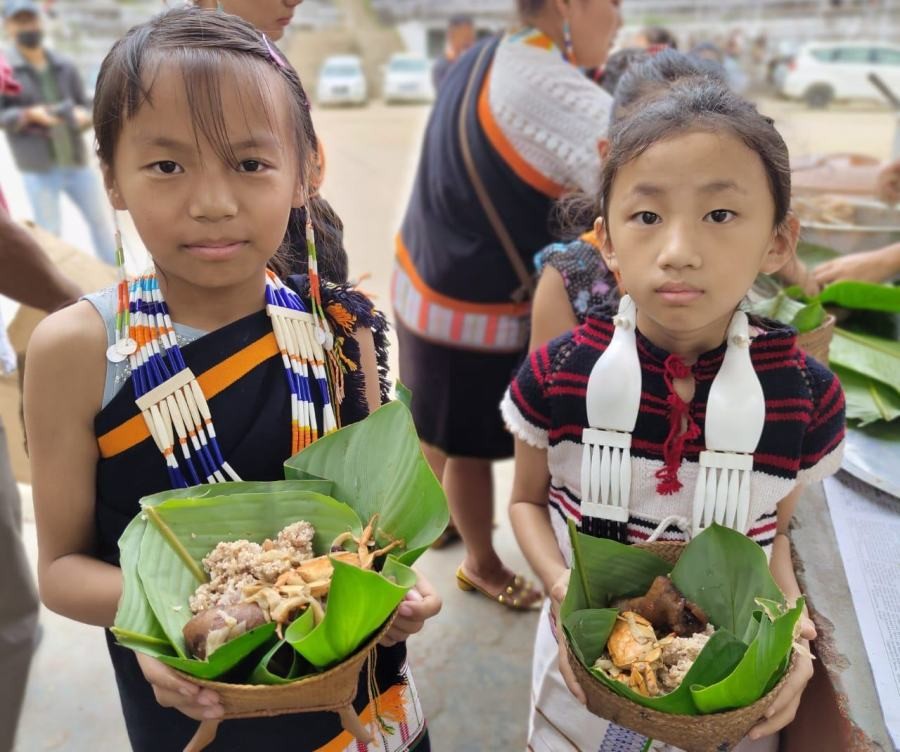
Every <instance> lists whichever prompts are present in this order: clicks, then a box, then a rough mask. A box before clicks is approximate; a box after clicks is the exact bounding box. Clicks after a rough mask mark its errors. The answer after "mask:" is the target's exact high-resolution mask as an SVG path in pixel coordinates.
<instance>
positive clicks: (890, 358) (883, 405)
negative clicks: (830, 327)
mask: <svg viewBox="0 0 900 752" xmlns="http://www.w3.org/2000/svg"><path fill="white" fill-rule="evenodd" d="M798 252H799V255H800V257H801V259H802V260H803V261H804V262H805V263H806V265H807V266H808V267H810V268H815V266H817V265H818V264H820V263H823V262H824V261H827V260H829V259H831V258H835V257H837V256H838V255H839V254H838V253H837V252H836V251H833V250H831V249H828V248H824V247H822V246H816V245H811V244H809V243H801V244H800V248H799V250H798ZM756 291H757V293H760V292H761V293H762V294H763V295H764V297H763V299H762V300H757V301H756V302H755V303H754V304H753V310H754V312H755V313H758V314H761V315H763V316H767V317H769V318H772V319H777V320H779V321H783V322H785V323H788V324H791V325H792V326H794V327H796V328H797V330H798V331H799V332H801V333H803V332H808V331H812V330H813V329H815V328H817V327H818V326H820V325H821V324H822V323H823V322H824V321H825V318H826V316H827V314H828V313H832V314H834V315H835V316H836V318H837V326H836V328H835V330H834V337H833V339H832V341H831V348H830V354H829V363H828V365H829V367H830V368H831V369H832V370H833V371H834V372H835V373H836V374H837V375H838V377H839V378H840V380H841V384H842V385H843V387H844V392H845V394H846V398H847V420H848V422H849V423H850V425H851V426H855V427H866V426H872V428H873V429H874V430H875V431H877V432H878V433H879V434H881V435H892V436H896V437H897V438H898V440H900V430H898V428H900V421H898V420H897V419H898V418H900V287H898V286H896V285H891V284H883V285H878V284H870V283H867V282H852V281H845V282H835V283H832V284H829V285H827V286H826V287H825V288H824V289H823V290H822V291H821V292H820V293H819V294H818V295H817V296H815V297H814V298H810V297H808V296H805V295H804V294H803V292H802V291H801V290H800V289H799V288H797V287H788V288H781V287H779V286H778V285H777V284H776V283H774V282H772V281H771V280H762V279H761V280H759V281H758V283H757V290H756ZM891 422H894V423H893V425H891V426H886V425H883V424H890V423H891ZM879 423H881V424H882V425H875V424H879Z"/></svg>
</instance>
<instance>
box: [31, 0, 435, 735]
mask: <svg viewBox="0 0 900 752" xmlns="http://www.w3.org/2000/svg"><path fill="white" fill-rule="evenodd" d="M95 128H96V135H97V142H98V147H99V148H98V151H99V156H100V160H101V163H102V167H103V171H104V175H105V180H106V185H107V190H108V194H109V197H110V201H111V203H112V204H113V206H114V207H115V208H116V209H118V210H122V211H128V212H130V214H131V215H132V217H133V219H134V223H135V226H136V227H137V229H138V232H139V233H140V236H141V240H142V241H143V242H144V244H145V246H146V248H147V249H148V251H149V253H150V255H151V257H152V260H153V266H152V267H151V268H150V269H149V270H148V271H147V272H145V273H144V274H143V275H142V276H141V277H140V278H138V279H136V280H131V281H128V280H125V279H124V276H123V278H122V281H121V282H120V284H119V285H118V287H117V288H114V289H111V290H106V291H103V292H100V293H97V294H95V295H90V296H88V298H87V299H86V300H84V301H82V302H80V303H78V304H77V305H75V306H72V307H71V308H69V309H66V310H64V311H61V312H60V313H57V314H55V315H53V316H51V317H49V318H48V319H47V320H46V321H45V322H43V323H42V324H41V326H40V327H39V328H38V329H37V330H36V332H35V334H34V337H33V339H32V342H31V346H30V348H29V353H28V359H29V367H28V375H27V380H26V385H25V403H26V417H27V424H28V436H29V443H30V449H31V459H32V468H33V472H34V497H35V507H36V517H37V525H38V539H39V565H38V566H39V578H40V586H41V594H42V597H43V600H44V603H45V604H46V605H47V606H48V607H49V608H51V609H53V610H54V611H57V612H59V613H61V614H63V615H65V616H68V617H70V618H73V619H76V620H78V621H82V622H85V623H89V624H97V625H100V626H103V627H109V626H110V625H111V624H112V623H113V619H114V617H115V612H116V604H117V602H118V599H119V597H120V595H121V592H122V575H121V571H120V569H119V567H118V566H117V565H118V560H119V551H118V547H117V541H118V539H119V536H120V535H121V534H122V532H123V530H124V529H125V526H126V525H127V524H128V522H129V520H131V518H132V517H134V515H135V514H136V513H137V512H138V511H139V508H140V507H139V500H140V498H141V497H143V496H146V495H148V494H152V493H156V492H159V491H163V490H165V489H167V488H173V487H175V488H177V487H183V486H188V485H193V484H196V483H202V482H217V481H223V480H234V479H238V478H242V479H247V480H277V479H280V478H282V477H283V468H282V465H283V462H284V461H285V460H286V459H287V458H288V457H289V456H290V455H291V454H293V453H294V452H296V451H298V450H300V449H302V448H303V447H304V446H305V445H307V444H309V443H310V442H311V441H314V440H315V439H316V438H317V437H318V436H321V435H324V434H326V433H328V432H330V431H332V430H335V429H336V428H337V427H339V426H340V425H342V424H348V423H351V422H353V421H356V420H359V419H361V418H363V417H364V416H365V415H366V414H367V413H368V412H369V411H370V410H371V409H374V408H375V407H377V406H378V405H379V404H380V403H381V402H382V401H383V399H384V397H385V395H384V389H383V387H384V386H385V383H384V380H383V379H382V378H381V377H382V376H383V375H384V373H385V371H384V360H383V357H381V358H379V355H378V354H377V353H378V351H379V350H380V349H381V348H379V347H376V342H375V341H374V339H373V331H374V332H375V338H377V339H379V340H380V339H382V336H383V328H384V321H383V319H382V317H381V315H380V314H378V313H377V312H375V311H374V309H373V307H372V304H371V303H370V302H369V301H368V300H367V299H366V298H365V297H364V296H362V295H360V294H359V293H355V292H351V291H348V290H346V289H344V288H336V287H330V286H325V285H320V282H319V279H318V277H317V274H316V256H315V238H314V233H313V232H312V230H311V229H309V230H308V236H307V237H308V248H309V258H308V262H309V269H310V274H309V276H308V277H291V278H289V279H288V281H287V283H286V284H285V283H282V282H281V281H280V279H279V277H278V275H277V274H276V273H275V272H279V273H281V272H282V271H283V269H284V268H285V267H289V266H290V264H291V260H290V259H286V258H284V254H283V251H282V250H281V249H283V247H284V245H285V243H284V239H285V236H286V231H287V225H288V220H289V216H290V215H291V210H292V209H294V208H299V207H301V206H304V205H305V204H307V201H308V198H309V192H308V186H309V182H308V176H309V174H310V171H311V169H313V167H312V163H313V162H314V159H315V144H316V139H315V133H314V132H313V129H312V125H311V122H310V119H309V107H308V103H307V100H306V95H305V93H304V91H303V87H302V85H301V83H300V80H299V79H298V78H297V75H296V73H295V72H294V70H293V69H292V68H291V67H290V66H289V65H288V64H287V63H286V62H285V61H284V60H283V59H282V58H281V56H280V55H279V54H278V52H277V51H276V50H275V49H274V48H273V47H272V46H271V44H270V43H269V41H268V39H267V38H266V37H265V36H263V35H262V34H261V33H260V32H259V31H257V30H256V29H254V28H253V27H252V26H251V25H249V24H247V23H245V22H244V21H241V20H240V19H237V18H236V17H233V16H228V15H225V14H222V13H216V12H208V11H203V10H199V9H179V10H173V11H170V12H168V13H165V14H163V15H161V16H159V17H157V18H156V19H154V20H152V21H150V22H148V23H146V24H143V25H141V26H138V27H136V28H134V29H132V30H131V31H130V32H129V34H128V35H127V36H126V37H125V38H124V39H123V40H121V41H120V42H118V43H117V44H116V45H115V46H114V47H113V49H112V51H111V52H110V54H109V55H108V56H107V58H106V60H105V61H104V63H103V66H102V68H101V72H100V76H99V79H98V84H97V95H96V99H95ZM120 257H121V251H120ZM288 320H291V321H293V322H299V323H296V324H287V323H286V322H287V321H288ZM288 326H295V327H298V328H297V329H296V330H297V331H301V332H303V336H304V337H305V338H306V342H307V348H308V349H307V351H306V353H305V354H304V353H303V352H300V351H298V350H297V346H296V340H294V339H292V338H291V337H289V336H288V337H286V336H285V330H286V328H287V327H288ZM298 336H299V335H298ZM380 355H381V356H383V350H381V352H380ZM292 362H293V363H297V364H300V365H298V366H297V368H296V369H293V370H296V373H291V372H290V371H289V370H288V371H287V372H286V369H292V365H291V363H292ZM316 362H318V363H320V364H322V363H323V364H324V367H323V366H321V365H315V363H316ZM175 381H179V383H180V384H182V386H181V388H180V389H178V390H176V392H175V397H176V398H177V400H176V401H177V403H178V405H179V411H175V410H173V411H172V412H171V413H169V412H168V411H167V410H164V409H162V408H163V407H165V404H167V403H163V405H162V406H160V405H157V406H156V407H157V408H159V410H158V411H157V415H159V414H161V415H163V420H165V419H166V416H167V415H170V416H171V417H170V420H171V423H172V425H171V426H170V428H171V429H173V430H170V431H169V434H170V435H171V434H173V433H174V434H175V435H176V436H178V435H181V434H182V433H184V432H185V431H187V432H188V435H189V436H190V437H191V440H187V441H185V442H181V446H178V445H176V446H175V447H174V448H173V447H172V446H170V445H168V444H166V441H165V440H161V441H160V442H159V444H158V443H157V441H156V440H157V439H159V436H158V435H157V436H155V437H154V439H151V436H150V434H149V433H148V429H147V427H146V426H147V424H146V422H145V418H144V415H143V414H142V411H143V410H147V409H151V410H152V409H153V408H152V406H150V404H149V403H151V402H153V400H154V397H153V395H152V394H149V393H150V392H152V391H153V390H154V389H157V388H158V387H159V386H160V385H161V384H166V386H172V385H173V384H174V382H175ZM298 384H299V385H300V386H299V387H298V386H297V385H298ZM166 386H164V387H163V389H164V390H165V389H166ZM173 388H174V387H173ZM295 390H296V393H295V394H292V391H295ZM158 393H159V392H158V391H157V394H158ZM142 398H143V399H142ZM185 400H186V401H187V402H188V403H190V404H189V405H188V407H189V409H188V410H187V411H180V406H181V404H182V402H184V401H185ZM148 401H149V402H148ZM168 404H171V403H168ZM191 405H193V407H196V408H197V409H196V410H194V409H193V407H192V406H191ZM192 411H193V412H192ZM176 413H179V414H180V417H179V415H176ZM181 418H184V424H182V423H181V422H180V421H181ZM185 424H186V425H185ZM157 433H158V434H159V433H160V432H157ZM161 433H162V434H165V432H161ZM194 437H197V438H198V441H193V439H194ZM186 438H187V437H186ZM438 608H439V600H438V599H437V597H436V596H435V595H434V593H433V591H432V590H431V588H430V586H429V585H428V583H427V582H426V581H425V580H423V579H420V584H419V585H418V586H417V591H414V592H413V594H412V595H411V597H410V598H409V599H408V600H407V601H406V602H405V603H403V604H402V605H401V607H400V609H401V611H400V618H399V620H398V621H397V622H395V625H394V628H393V629H392V631H391V632H390V633H389V635H388V638H387V639H386V640H385V642H384V644H383V645H382V646H380V647H379V649H378V656H377V665H376V666H375V671H376V680H377V684H378V686H379V689H380V692H381V703H382V706H385V705H388V704H389V706H390V707H391V708H392V710H393V712H394V714H395V715H396V718H395V719H394V720H396V723H395V724H394V729H395V732H394V733H390V732H387V731H385V732H384V733H383V734H381V735H379V738H378V742H379V744H380V747H379V748H380V749H383V750H390V752H394V751H395V750H410V749H418V750H423V749H428V748H429V744H428V739H427V732H426V730H425V722H424V718H423V715H422V710H421V707H420V705H419V703H418V700H417V698H416V694H415V688H414V685H413V683H412V681H411V677H410V675H409V672H408V670H407V667H406V651H405V643H404V642H403V640H405V639H406V637H407V636H408V635H409V634H410V633H412V632H415V631H418V630H419V629H420V628H421V626H422V622H423V621H424V620H425V618H427V617H428V616H431V615H433V614H434V613H436V611H437V609H438ZM107 641H108V644H109V652H110V657H111V659H112V662H113V666H114V668H115V673H116V680H117V683H118V687H119V692H120V696H121V700H122V708H123V711H124V714H125V721H126V725H127V727H128V734H129V737H130V740H131V744H132V746H133V747H134V749H135V750H140V751H143V750H147V751H149V750H154V751H158V750H182V749H184V747H185V745H186V744H187V742H188V741H189V740H190V739H191V737H192V735H193V734H194V732H195V731H196V728H197V720H204V719H216V718H220V717H221V715H222V712H223V711H222V706H221V703H220V700H219V697H218V696H217V695H216V694H215V693H214V692H211V691H209V690H206V689H204V690H201V689H200V687H199V686H197V685H195V684H193V683H192V682H190V681H189V680H187V679H184V678H181V677H180V676H179V675H177V674H175V673H174V672H173V671H171V670H170V669H169V668H167V667H166V666H164V665H163V664H161V663H160V662H158V661H156V660H154V659H151V658H149V657H148V656H145V655H141V654H135V653H133V652H131V651H130V650H127V649H125V648H123V647H120V646H118V645H116V644H115V643H114V641H113V639H112V637H111V636H110V634H109V633H107ZM366 673H367V672H366V671H365V670H364V671H363V673H362V675H361V678H360V691H359V693H358V695H357V700H356V704H357V710H358V711H360V712H363V710H364V708H365V706H366V704H367V702H368V700H369V692H368V691H367V689H366V680H365V677H366ZM179 711H180V712H179ZM275 744H279V745H284V744H288V745H289V746H290V747H291V749H298V750H343V749H353V750H356V749H358V747H357V743H356V741H355V740H354V739H353V738H352V737H350V735H349V734H347V733H346V732H342V730H341V726H340V721H339V718H338V716H337V715H336V714H333V713H310V714H302V715H291V716H281V717H277V718H271V719H258V720H255V719H254V720H239V721H228V722H226V723H225V724H224V726H223V727H222V729H221V730H220V732H219V735H218V738H217V740H216V741H215V742H214V744H213V745H212V746H210V747H209V749H211V750H248V749H257V748H263V747H266V748H270V747H272V746H273V745H275Z"/></svg>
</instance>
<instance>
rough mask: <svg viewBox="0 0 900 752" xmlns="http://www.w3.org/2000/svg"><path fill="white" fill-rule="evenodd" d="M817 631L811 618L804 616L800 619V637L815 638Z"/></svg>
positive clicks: (805, 638)
mask: <svg viewBox="0 0 900 752" xmlns="http://www.w3.org/2000/svg"><path fill="white" fill-rule="evenodd" d="M818 635H819V633H818V632H816V625H815V624H814V623H813V620H812V619H810V618H808V617H806V616H804V617H803V618H802V619H801V620H800V637H802V638H803V639H804V640H815V639H816V637H818Z"/></svg>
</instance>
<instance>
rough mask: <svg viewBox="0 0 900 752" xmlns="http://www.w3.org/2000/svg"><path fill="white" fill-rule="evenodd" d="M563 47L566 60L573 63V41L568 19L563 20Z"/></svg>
mask: <svg viewBox="0 0 900 752" xmlns="http://www.w3.org/2000/svg"><path fill="white" fill-rule="evenodd" d="M563 48H564V50H565V58H566V60H568V61H569V62H570V63H571V64H572V65H575V43H574V42H573V41H572V25H571V24H570V23H569V19H566V20H565V21H563Z"/></svg>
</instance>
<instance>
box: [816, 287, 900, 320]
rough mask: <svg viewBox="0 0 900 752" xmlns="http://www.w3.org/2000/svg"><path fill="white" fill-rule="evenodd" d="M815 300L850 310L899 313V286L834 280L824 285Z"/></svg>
mask: <svg viewBox="0 0 900 752" xmlns="http://www.w3.org/2000/svg"><path fill="white" fill-rule="evenodd" d="M815 300H817V301H818V302H820V303H822V304H826V305H837V306H841V308H849V309H852V310H863V311H884V312H885V313H900V287H895V286H894V285H877V284H872V283H871V282H855V281H851V280H847V281H843V282H834V283H832V284H830V285H828V286H827V287H825V289H823V290H822V292H820V293H819V294H818V295H817V296H816V298H815Z"/></svg>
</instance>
